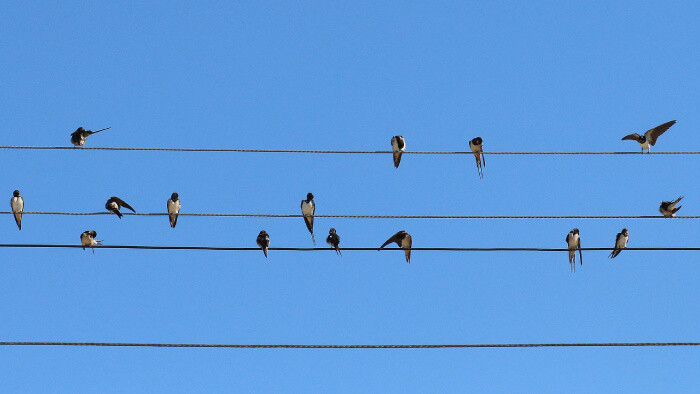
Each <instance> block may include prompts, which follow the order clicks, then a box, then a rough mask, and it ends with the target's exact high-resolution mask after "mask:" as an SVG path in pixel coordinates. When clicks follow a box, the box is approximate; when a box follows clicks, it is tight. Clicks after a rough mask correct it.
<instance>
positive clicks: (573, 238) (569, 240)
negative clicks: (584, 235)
mask: <svg viewBox="0 0 700 394" xmlns="http://www.w3.org/2000/svg"><path fill="white" fill-rule="evenodd" d="M566 245H567V246H568V248H569V269H570V270H571V272H576V249H578V255H579V262H580V263H581V265H583V254H582V253H581V235H580V233H579V231H578V229H577V228H575V229H573V230H571V231H569V234H567V235H566Z"/></svg>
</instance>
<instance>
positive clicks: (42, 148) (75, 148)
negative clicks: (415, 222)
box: [0, 145, 700, 155]
mask: <svg viewBox="0 0 700 394" xmlns="http://www.w3.org/2000/svg"><path fill="white" fill-rule="evenodd" d="M0 149H20V150H76V151H77V150H103V151H138V152H236V153H316V154H391V153H393V152H391V151H377V150H313V149H229V148H137V147H134V148H128V147H111V146H91V147H89V146H83V147H72V146H13V145H2V146H0ZM403 154H408V155H411V154H413V155H471V154H473V152H468V151H405V152H403ZM484 154H485V155H640V154H642V153H641V152H556V151H555V152H534V151H533V152H514V151H503V152H484ZM648 154H652V155H698V154H700V151H688V152H681V151H669V152H646V153H644V155H648Z"/></svg>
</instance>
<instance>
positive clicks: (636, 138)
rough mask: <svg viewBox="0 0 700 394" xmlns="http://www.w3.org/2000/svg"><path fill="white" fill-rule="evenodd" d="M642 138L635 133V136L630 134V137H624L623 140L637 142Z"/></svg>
mask: <svg viewBox="0 0 700 394" xmlns="http://www.w3.org/2000/svg"><path fill="white" fill-rule="evenodd" d="M641 137H642V136H641V135H639V134H637V133H633V134H629V135H626V136H624V137H622V140H635V141H637V140H638V139H639V138H641Z"/></svg>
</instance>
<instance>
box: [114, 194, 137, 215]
mask: <svg viewBox="0 0 700 394" xmlns="http://www.w3.org/2000/svg"><path fill="white" fill-rule="evenodd" d="M112 199H114V201H116V202H117V204H119V205H120V206H122V207H124V208H126V209H131V211H132V212H136V210H135V209H134V208H132V207H131V205H129V204H127V203H126V201H124V200H122V199H121V198H119V197H112Z"/></svg>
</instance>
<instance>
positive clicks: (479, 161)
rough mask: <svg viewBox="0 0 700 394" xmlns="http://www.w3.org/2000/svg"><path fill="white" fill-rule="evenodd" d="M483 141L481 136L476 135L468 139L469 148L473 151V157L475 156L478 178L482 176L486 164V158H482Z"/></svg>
mask: <svg viewBox="0 0 700 394" xmlns="http://www.w3.org/2000/svg"><path fill="white" fill-rule="evenodd" d="M483 143H484V141H483V140H482V139H481V137H476V138H474V139H472V140H471V141H469V148H470V149H471V150H472V152H474V157H475V158H476V170H477V171H478V172H479V178H481V179H483V178H484V167H485V166H486V159H485V158H484V145H483Z"/></svg>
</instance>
